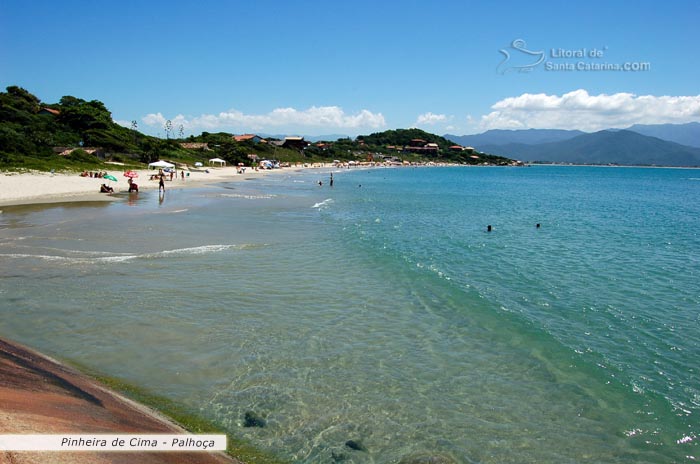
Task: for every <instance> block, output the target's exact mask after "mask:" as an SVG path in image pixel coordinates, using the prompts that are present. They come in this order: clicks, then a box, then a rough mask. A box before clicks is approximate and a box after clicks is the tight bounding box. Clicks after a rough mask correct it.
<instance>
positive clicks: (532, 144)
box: [445, 122, 700, 166]
mask: <svg viewBox="0 0 700 464" xmlns="http://www.w3.org/2000/svg"><path fill="white" fill-rule="evenodd" d="M445 138H447V139H449V140H452V141H453V142H455V143H459V144H460V145H464V146H472V147H474V148H476V149H477V150H479V151H482V152H486V153H493V154H498V155H501V156H507V157H510V158H517V159H520V160H522V161H540V162H552V163H581V164H622V165H656V166H700V123H697V122H693V123H688V124H657V125H640V124H637V125H634V126H632V127H630V128H628V129H622V130H621V129H608V130H603V131H599V132H593V133H586V132H581V131H576V130H569V131H567V130H556V129H528V130H490V131H487V132H484V133H482V134H476V135H465V136H454V135H449V134H448V135H445Z"/></svg>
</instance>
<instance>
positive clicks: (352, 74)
mask: <svg viewBox="0 0 700 464" xmlns="http://www.w3.org/2000/svg"><path fill="white" fill-rule="evenodd" d="M699 23H700V2H698V1H695V0H685V1H680V0H678V1H677V0H670V1H664V2H658V1H638V2H632V3H630V2H622V1H605V2H597V1H593V2H586V3H582V2H581V3H579V2H563V1H561V2H560V1H551V2H537V3H535V2H522V1H512V2H511V1H500V2H471V1H431V2H428V1H424V2H416V1H402V2H399V1H387V2H377V1H375V2H370V1H364V0H361V1H354V2H343V3H340V2H337V3H336V2H322V1H289V2H282V1H279V2H276V1H265V0H263V1H252V2H251V1H245V2H244V1H237V0H234V1H200V2H190V1H178V0H171V1H168V2H166V1H159V0H158V1H143V0H133V1H132V0H129V1H118V0H114V1H109V2H108V1H94V0H93V1H77V0H65V1H55V0H54V1H44V0H39V1H26V0H4V1H3V2H2V4H0V87H1V88H3V89H4V88H5V87H7V86H8V85H19V86H21V87H24V88H26V89H27V90H29V91H30V92H32V93H34V94H35V95H37V96H38V97H39V98H40V99H41V100H42V101H44V102H47V103H52V102H57V101H58V100H59V99H60V98H61V97H62V96H63V95H73V96H76V97H79V98H83V99H86V100H92V99H97V100H100V101H102V102H104V103H105V105H106V106H107V108H109V109H110V110H111V111H112V116H113V118H114V119H115V120H116V121H118V122H121V123H123V124H127V125H128V124H129V123H130V122H131V121H132V120H136V121H137V123H138V128H139V130H141V131H143V132H146V133H150V134H154V135H158V134H160V135H162V136H164V131H163V123H164V122H165V120H167V119H170V120H171V121H172V122H173V124H174V126H175V127H179V126H180V125H182V126H183V129H184V132H185V134H192V133H194V134H199V133H200V132H202V131H209V132H214V131H219V130H222V131H227V132H232V133H244V132H258V133H267V134H311V135H319V134H347V135H353V136H354V135H357V134H362V133H370V132H376V131H380V130H385V129H393V128H405V127H420V128H422V129H425V130H428V131H430V132H434V133H438V134H443V133H446V132H449V133H453V134H458V135H461V134H471V133H478V132H483V131H484V130H487V129H494V128H501V129H527V128H562V129H581V130H586V131H593V130H599V129H603V128H607V127H627V126H629V125H631V124H634V123H644V124H653V123H683V122H689V121H700V62H699V61H700V60H698V59H697V44H699V43H700V32H699V31H700V28H698V27H697V24H699ZM516 39H520V40H521V42H516V45H517V46H516V47H514V46H513V41H514V40H516ZM560 49H561V50H562V51H563V52H564V54H573V55H576V54H577V53H579V52H583V53H584V56H583V57H577V56H570V57H564V58H562V57H557V56H556V55H557V54H558V53H559V52H558V51H559V50H560ZM500 50H503V51H505V52H506V53H508V60H507V61H505V62H504V60H505V59H506V54H504V53H503V52H501V51H500ZM526 51H529V52H532V53H533V54H529V53H527V52H526ZM538 53H539V54H538ZM591 54H593V56H591ZM540 59H541V60H540ZM538 60H540V61H539V62H538ZM502 62H503V63H502ZM547 67H549V69H548V68H547ZM567 67H573V69H566V68H567ZM596 67H598V69H591V68H596ZM601 67H602V68H603V69H600V68H601ZM611 67H633V68H639V69H638V70H635V71H616V70H611V69H610V68H611ZM552 68H553V69H552Z"/></svg>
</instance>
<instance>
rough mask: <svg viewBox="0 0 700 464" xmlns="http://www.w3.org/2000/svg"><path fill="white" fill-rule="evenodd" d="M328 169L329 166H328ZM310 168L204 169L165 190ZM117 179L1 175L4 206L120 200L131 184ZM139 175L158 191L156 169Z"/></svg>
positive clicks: (140, 183) (120, 177)
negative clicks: (153, 177) (103, 186)
mask: <svg viewBox="0 0 700 464" xmlns="http://www.w3.org/2000/svg"><path fill="white" fill-rule="evenodd" d="M324 167H325V166H324ZM299 169H310V168H301V167H300V168H294V167H293V168H284V169H278V170H266V171H262V170H260V171H253V170H247V171H246V172H245V173H244V174H238V173H237V168H235V167H224V168H209V169H208V171H209V172H206V171H204V170H197V171H189V177H186V178H185V179H181V178H179V177H178V178H173V180H172V181H170V180H167V181H166V182H165V189H166V190H169V189H181V188H191V187H201V186H205V185H207V184H211V183H215V182H223V181H226V182H236V181H244V180H246V179H254V178H259V177H263V176H266V175H277V174H278V173H281V172H290V171H291V170H299ZM107 172H108V173H109V174H111V175H113V176H114V177H116V178H117V179H118V180H117V181H116V182H114V181H112V182H110V181H108V180H106V179H102V178H92V177H81V176H80V175H79V174H78V173H67V174H66V173H56V174H51V173H40V172H29V173H17V172H5V173H0V207H2V206H21V205H34V204H45V203H46V204H48V203H66V202H95V201H104V202H109V201H118V200H119V199H120V196H121V195H124V194H127V193H128V190H129V185H128V183H127V178H126V177H124V176H123V174H122V172H121V171H120V172H118V173H117V172H115V171H107ZM136 172H138V174H139V176H138V177H137V178H136V180H135V182H136V183H137V184H138V186H139V190H140V191H144V190H158V181H156V180H149V177H150V176H151V175H152V174H155V173H157V171H154V170H148V169H139V170H137V171H136ZM103 183H106V184H108V185H110V186H111V187H112V188H114V193H111V194H109V193H99V189H100V185H101V184H103Z"/></svg>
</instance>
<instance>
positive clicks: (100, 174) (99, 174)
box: [80, 171, 107, 179]
mask: <svg viewBox="0 0 700 464" xmlns="http://www.w3.org/2000/svg"><path fill="white" fill-rule="evenodd" d="M106 175H107V173H106V172H102V171H97V172H92V171H83V172H81V173H80V177H94V178H96V179H102V178H103V177H104V176H106Z"/></svg>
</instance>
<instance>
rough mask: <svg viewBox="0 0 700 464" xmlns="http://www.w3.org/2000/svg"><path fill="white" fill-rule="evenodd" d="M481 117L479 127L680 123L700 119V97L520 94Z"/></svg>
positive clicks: (591, 128) (585, 127)
mask: <svg viewBox="0 0 700 464" xmlns="http://www.w3.org/2000/svg"><path fill="white" fill-rule="evenodd" d="M491 109H492V110H493V111H492V112H490V113H489V114H487V115H484V116H482V117H481V121H480V122H479V128H480V129H482V130H488V129H580V130H583V131H597V130H602V129H608V128H611V127H619V128H624V127H629V126H631V125H633V124H665V123H674V124H681V123H686V122H692V121H697V120H700V95H696V96H654V95H635V94H632V93H616V94H611V95H607V94H600V95H589V94H588V92H587V91H586V90H583V89H579V90H575V91H573V92H569V93H566V94H563V95H561V96H559V95H547V94H544V93H540V94H530V93H524V94H522V95H520V96H518V97H510V98H505V99H503V100H501V101H499V102H497V103H496V104H494V105H493V106H492V107H491Z"/></svg>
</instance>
